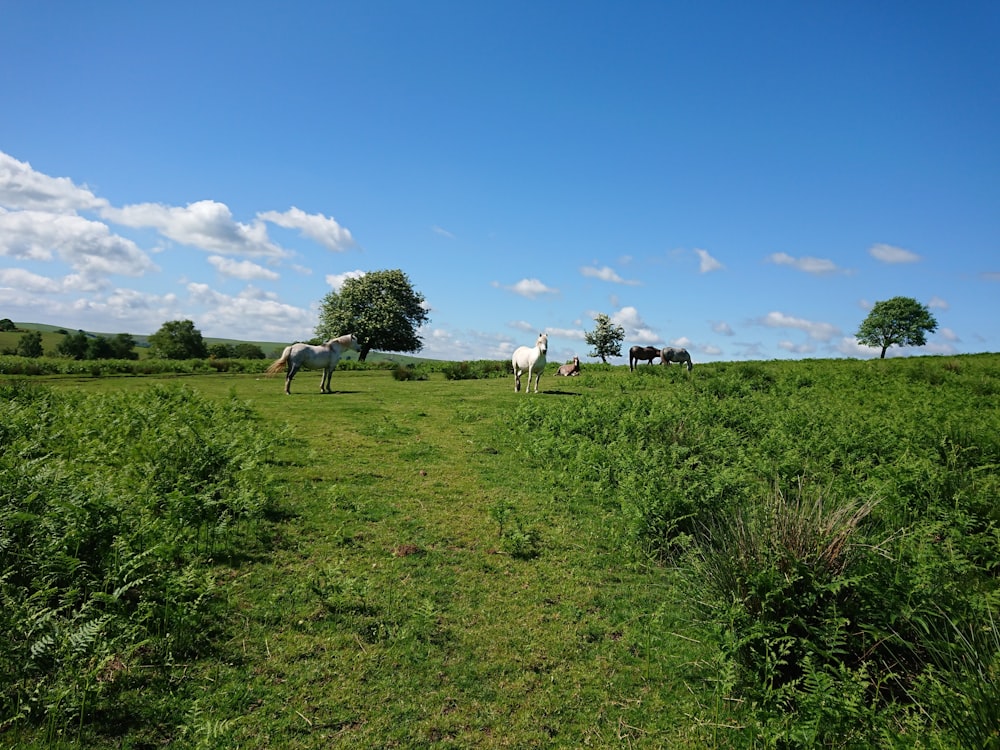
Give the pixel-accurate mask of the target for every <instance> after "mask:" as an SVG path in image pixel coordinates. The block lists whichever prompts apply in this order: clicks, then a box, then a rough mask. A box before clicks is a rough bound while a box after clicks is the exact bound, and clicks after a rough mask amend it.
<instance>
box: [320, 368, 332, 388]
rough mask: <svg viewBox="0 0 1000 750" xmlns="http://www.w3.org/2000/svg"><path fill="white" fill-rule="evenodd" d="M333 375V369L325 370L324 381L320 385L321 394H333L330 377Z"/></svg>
mask: <svg viewBox="0 0 1000 750" xmlns="http://www.w3.org/2000/svg"><path fill="white" fill-rule="evenodd" d="M331 375H333V369H331V368H329V367H324V368H323V379H322V380H321V381H320V383H319V390H320V393H333V391H331V390H330V376H331Z"/></svg>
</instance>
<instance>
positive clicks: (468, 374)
mask: <svg viewBox="0 0 1000 750" xmlns="http://www.w3.org/2000/svg"><path fill="white" fill-rule="evenodd" d="M442 372H444V376H445V377H446V378H448V380H481V379H485V378H503V377H506V376H507V375H510V374H511V370H510V362H505V361H502V360H500V361H498V360H494V359H477V360H474V361H471V362H449V363H448V364H446V365H445V366H444V368H443V369H442Z"/></svg>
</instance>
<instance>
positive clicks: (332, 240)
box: [257, 206, 354, 252]
mask: <svg viewBox="0 0 1000 750" xmlns="http://www.w3.org/2000/svg"><path fill="white" fill-rule="evenodd" d="M257 217H258V218H259V219H262V220H263V221H269V222H271V223H272V224H277V225H278V226H279V227H284V228H285V229H298V230H299V231H300V232H301V233H302V234H303V235H305V236H306V237H309V238H310V239H313V240H315V241H316V242H318V243H319V244H321V245H323V246H324V247H326V248H328V249H330V250H333V251H334V252H343V251H344V250H347V249H348V248H350V247H353V246H354V238H353V237H352V236H351V232H350V230H348V229H347V228H345V227H342V226H341V225H340V224H338V223H337V220H336V219H334V218H332V217H329V216H324V215H323V214H307V213H306V212H305V211H303V210H302V209H299V208H296V207H295V206H292V207H291V208H290V209H288V210H287V211H285V212H284V213H278V212H277V211H264V212H263V213H259V214H257Z"/></svg>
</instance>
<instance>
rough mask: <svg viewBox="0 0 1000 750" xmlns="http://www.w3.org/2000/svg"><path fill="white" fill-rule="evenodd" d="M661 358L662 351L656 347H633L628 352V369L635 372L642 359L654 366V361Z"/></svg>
mask: <svg viewBox="0 0 1000 750" xmlns="http://www.w3.org/2000/svg"><path fill="white" fill-rule="evenodd" d="M659 356H660V350H659V349H657V348H656V347H655V346H633V347H632V348H631V349H629V350H628V369H629V370H634V369H635V366H636V365H637V364H639V360H640V359H641V360H645V361H646V362H649V364H653V360H654V359H656V358H657V357H659Z"/></svg>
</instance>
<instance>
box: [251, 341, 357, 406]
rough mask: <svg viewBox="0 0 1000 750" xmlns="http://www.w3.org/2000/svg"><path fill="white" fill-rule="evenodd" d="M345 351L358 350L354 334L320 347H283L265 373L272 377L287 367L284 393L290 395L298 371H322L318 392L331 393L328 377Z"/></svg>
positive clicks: (309, 345) (299, 345)
mask: <svg viewBox="0 0 1000 750" xmlns="http://www.w3.org/2000/svg"><path fill="white" fill-rule="evenodd" d="M345 349H353V350H354V351H359V350H360V347H359V346H358V340H357V338H355V337H354V334H348V335H346V336H340V337H339V338H335V339H330V340H329V341H327V342H325V343H323V344H321V345H320V346H312V345H311V344H292V345H291V346H286V347H285V351H283V352H282V353H281V356H280V357H279V358H278V359H276V360H275V361H274V364H272V365H271V366H270V367H268V368H267V371H266V372H267V374H268V375H274V374H275V373H276V372H279V371H281V370H283V369H285V367H286V366H287V367H288V372H287V373H286V374H285V393H287V394H289V395H291V393H292V391H291V387H292V378H294V377H295V373H297V372H298V371H299V369H301V368H303V367H305V368H306V369H310V370H323V377H322V379H321V380H320V382H319V392H320V393H331V391H330V376H331V375H332V374H333V371H334V370H335V369H337V362H339V361H340V355H342V354H343V353H344V350H345Z"/></svg>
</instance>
